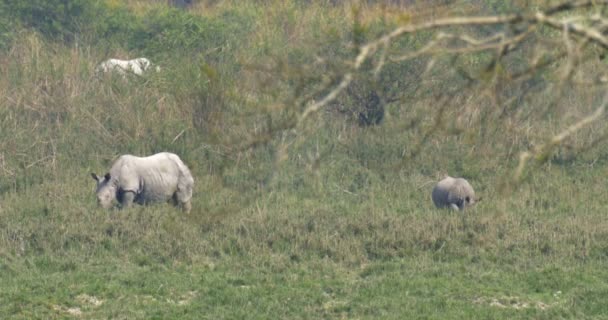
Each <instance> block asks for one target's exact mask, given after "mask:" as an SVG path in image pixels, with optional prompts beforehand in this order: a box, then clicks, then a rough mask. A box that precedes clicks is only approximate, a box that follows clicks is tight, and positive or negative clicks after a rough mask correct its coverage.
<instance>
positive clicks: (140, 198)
mask: <svg viewBox="0 0 608 320" xmlns="http://www.w3.org/2000/svg"><path fill="white" fill-rule="evenodd" d="M91 175H92V176H93V179H95V180H96V181H97V191H96V193H97V203H98V204H99V205H100V206H101V207H103V208H106V209H108V208H110V207H112V202H113V201H114V199H116V200H118V202H120V204H121V206H122V207H129V206H130V205H131V204H132V203H133V202H136V203H138V204H148V203H152V202H166V201H169V200H172V201H173V204H174V205H176V206H180V207H181V208H182V209H183V210H184V211H185V212H190V209H191V208H192V205H191V203H190V200H191V199H192V188H193V186H194V179H193V178H192V174H190V170H189V169H188V167H187V166H186V165H185V164H184V163H183V162H182V160H181V159H180V158H179V157H178V156H177V155H175V154H173V153H168V152H162V153H157V154H155V155H152V156H149V157H143V158H142V157H136V156H132V155H122V156H120V157H119V158H118V160H116V162H114V164H113V165H112V168H111V169H110V172H108V173H106V174H105V176H104V177H103V178H101V177H98V176H97V175H96V174H94V173H92V174H91Z"/></svg>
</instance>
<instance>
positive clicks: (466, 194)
mask: <svg viewBox="0 0 608 320" xmlns="http://www.w3.org/2000/svg"><path fill="white" fill-rule="evenodd" d="M432 198H433V203H434V204H435V206H436V207H437V208H452V209H454V210H464V209H465V208H466V207H470V206H473V205H474V204H475V203H476V202H477V201H478V200H479V199H477V198H475V191H474V190H473V187H472V186H471V185H470V184H469V182H468V181H467V180H465V179H463V178H452V177H450V176H447V177H446V178H444V179H443V180H441V181H439V182H438V183H437V185H435V188H433V194H432Z"/></svg>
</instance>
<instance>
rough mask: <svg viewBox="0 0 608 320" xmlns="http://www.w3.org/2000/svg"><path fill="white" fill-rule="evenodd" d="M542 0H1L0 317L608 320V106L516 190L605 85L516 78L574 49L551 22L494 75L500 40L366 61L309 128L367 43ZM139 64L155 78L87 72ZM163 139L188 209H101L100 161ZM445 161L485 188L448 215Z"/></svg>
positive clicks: (485, 31) (592, 69)
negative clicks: (179, 163) (493, 46)
mask: <svg viewBox="0 0 608 320" xmlns="http://www.w3.org/2000/svg"><path fill="white" fill-rule="evenodd" d="M552 3H553V2H551V1H512V2H509V3H507V2H500V1H487V0H478V1H454V2H450V3H447V2H445V1H390V2H385V1H382V2H378V1H367V2H351V1H299V0H292V1H274V0H269V1H229V0H225V1H211V0H209V1H199V2H196V3H195V4H194V5H192V6H190V7H188V9H187V10H182V9H179V8H174V7H169V6H168V5H167V3H166V1H137V0H129V1H118V0H106V1H80V0H67V1H27V2H25V1H2V2H0V97H2V98H1V99H0V287H1V288H2V290H0V315H2V316H1V317H2V318H16V319H19V318H23V319H31V318H65V317H72V316H74V317H77V316H81V317H84V318H119V319H121V318H125V319H127V318H128V319H133V318H141V319H149V318H163V319H167V318H179V319H183V318H196V319H200V318H201V317H202V318H214V319H217V318H264V319H267V318H349V319H351V318H374V319H376V318H399V319H402V318H404V317H405V318H437V319H446V318H448V319H449V318H458V319H462V318H522V319H524V318H525V319H528V318H550V319H554V318H595V317H598V318H601V317H602V316H604V315H605V314H606V307H605V303H604V300H605V299H604V297H605V294H606V288H607V283H606V279H607V274H606V270H608V269H607V268H606V265H605V261H606V257H607V253H608V242H607V241H608V224H607V223H606V221H605V212H606V209H608V203H606V201H604V199H605V197H604V196H603V194H604V193H605V191H606V187H605V186H604V183H603V180H602V177H603V176H605V175H606V173H607V170H606V167H605V164H606V161H607V159H608V158H607V154H606V152H605V150H606V148H605V137H606V136H607V135H606V134H607V133H606V129H605V125H604V123H605V121H599V122H595V123H593V124H592V125H590V126H588V127H585V128H584V129H582V130H580V131H577V132H576V133H575V134H573V135H572V136H569V137H568V139H566V141H565V142H564V143H562V144H560V145H557V146H556V147H555V148H554V149H551V150H550V152H547V153H544V154H543V156H545V157H546V159H544V160H546V161H538V162H537V164H536V166H531V167H530V168H529V170H527V171H525V173H524V175H523V179H522V181H521V182H522V183H517V184H513V183H512V177H513V173H514V171H515V170H516V167H517V164H518V160H519V155H520V154H521V153H522V152H525V151H528V150H535V149H534V148H536V147H537V146H540V145H543V144H544V143H545V142H547V141H548V139H550V137H552V136H554V135H555V134H556V133H559V132H561V131H562V130H563V129H564V128H566V127H567V126H569V125H571V124H572V123H576V122H577V121H579V120H580V119H581V118H583V117H585V116H586V115H588V114H589V113H590V112H592V111H593V110H595V109H596V108H597V106H598V105H599V104H600V103H601V102H602V98H603V96H604V93H603V92H604V91H605V90H604V87H603V85H601V84H598V83H597V82H593V83H592V84H590V83H587V82H584V81H580V82H577V81H572V82H567V85H564V84H563V83H562V82H560V81H561V80H562V78H560V75H561V73H560V72H561V71H562V70H563V69H562V68H563V66H564V64H563V62H564V61H566V60H557V61H556V62H554V63H552V64H548V66H547V67H546V68H544V69H540V68H539V69H538V70H535V72H533V73H532V74H531V76H530V77H529V78H525V81H515V80H513V79H514V77H512V76H513V75H515V74H517V73H518V72H520V71H524V70H527V69H528V68H529V67H530V64H529V63H530V57H538V59H539V60H538V61H542V59H543V57H547V56H550V55H551V54H556V53H560V52H563V51H565V50H566V49H565V48H564V46H563V45H561V38H560V35H559V34H558V33H557V32H556V31H554V30H551V29H548V28H543V27H541V28H539V29H540V31H539V33H538V34H536V35H534V36H533V37H531V38H530V39H529V40H528V42H525V43H524V44H523V45H522V46H520V47H519V48H518V49H517V50H515V51H514V52H513V53H512V54H510V55H509V56H507V57H506V58H505V59H504V60H502V61H501V64H497V65H496V66H495V68H494V69H492V72H488V69H487V67H488V65H491V62H492V59H493V57H494V55H493V53H488V52H481V53H471V54H459V55H448V54H445V55H442V54H438V55H436V56H433V57H431V56H421V57H420V58H418V59H411V60H407V61H402V62H398V63H392V64H390V65H387V66H386V67H385V68H383V69H382V70H380V72H378V73H376V72H375V66H377V64H376V63H377V62H378V57H374V58H372V59H370V60H369V61H367V62H366V64H365V65H364V66H363V67H362V68H361V70H360V71H359V72H357V73H356V74H355V75H354V80H353V82H352V84H351V85H350V86H349V87H348V88H347V90H345V91H344V92H343V93H342V94H341V95H339V96H338V97H337V98H336V100H334V101H333V102H332V103H331V104H329V105H327V106H326V107H325V108H323V109H322V110H321V111H320V112H317V113H315V114H313V115H312V116H311V117H310V118H308V119H307V120H306V121H304V122H303V123H301V124H298V116H299V115H300V114H301V112H302V111H303V110H304V109H305V108H306V107H307V106H309V105H310V103H311V101H318V99H321V98H322V97H323V96H324V95H325V94H327V93H328V92H330V91H331V88H332V86H334V85H336V84H337V83H339V81H340V77H341V76H342V75H343V74H344V72H345V70H350V69H349V68H351V67H352V60H353V59H354V58H355V57H356V55H357V54H358V53H359V51H358V50H359V49H360V45H362V44H365V43H368V42H369V41H373V40H374V39H376V38H378V37H379V36H382V35H384V34H386V33H387V32H389V31H390V30H392V29H393V28H395V27H398V26H401V25H405V24H407V23H418V22H421V21H431V20H432V19H436V18H440V17H444V16H448V15H451V16H454V15H487V14H499V13H510V12H529V11H530V10H532V9H533V8H536V7H541V6H549V5H551V4H552ZM581 14H584V13H581ZM501 28H503V27H501V26H493V27H479V28H473V27H459V28H454V29H453V30H451V32H455V33H456V32H469V33H470V34H471V35H474V36H478V37H484V36H489V35H491V34H492V33H493V32H496V31H504V32H506V33H508V32H511V31H510V30H506V29H505V30H503V29H501ZM434 36H435V34H434V33H433V32H430V31H425V32H418V33H413V34H411V35H409V36H406V37H402V38H399V39H398V40H397V41H396V42H395V43H394V44H393V47H392V48H391V50H392V51H391V52H390V53H391V54H393V55H398V54H399V53H402V52H404V51H405V50H409V51H414V50H417V49H420V48H422V47H424V46H425V44H426V43H428V41H430V40H432V39H433V37H434ZM544 39H549V40H555V39H557V40H555V41H554V42H551V41H549V40H546V41H545V40H544ZM538 44H541V45H543V47H539V46H538ZM583 49H584V50H581V56H580V57H581V58H580V61H584V62H585V63H581V64H580V65H579V66H578V68H579V69H577V72H576V73H575V76H573V79H574V80H577V79H578V80H586V79H587V80H588V79H589V78H590V75H594V76H595V75H598V77H599V76H600V75H601V71H602V70H603V69H604V66H605V62H604V61H603V60H602V58H601V57H600V55H601V53H602V52H603V49H602V48H600V47H596V46H594V45H589V46H585V47H584V48H583ZM598 53H599V54H598ZM140 56H145V57H148V58H150V59H151V60H152V61H153V62H154V63H156V64H158V65H159V66H161V68H162V71H161V72H160V73H151V74H148V75H146V76H144V77H135V76H133V77H128V78H127V79H123V78H121V77H120V76H115V75H111V74H109V75H103V76H99V75H95V73H94V69H95V66H96V65H97V64H98V63H100V62H101V61H103V60H105V59H108V58H122V59H131V58H136V57H140ZM431 60H433V66H434V67H433V68H429V63H430V62H431ZM585 76H586V77H585ZM493 77H494V78H493ZM577 77H578V78H577ZM488 88H491V89H492V90H489V89H488ZM489 92H491V94H490V93H489ZM602 119H603V118H602ZM160 151H171V152H175V153H177V154H179V155H180V157H182V158H183V159H184V161H185V162H186V163H187V164H188V165H189V167H190V168H191V170H192V172H193V174H194V176H195V180H196V191H195V195H194V199H193V202H194V203H193V211H192V213H191V214H189V215H183V214H182V213H180V212H179V211H177V210H174V209H173V208H172V207H171V206H169V205H158V206H153V207H135V208H132V209H128V210H111V211H104V210H101V209H98V208H97V207H96V204H95V199H94V195H93V193H94V190H93V189H94V188H93V187H94V182H93V181H92V180H91V179H90V177H89V173H90V172H97V173H104V171H106V170H107V169H108V168H109V167H110V165H111V163H112V161H113V160H115V159H116V157H118V156H119V155H121V154H125V153H131V154H137V155H147V154H152V153H154V152H160ZM446 173H449V174H450V175H453V176H463V177H465V178H467V179H468V180H469V181H470V182H471V183H472V184H473V186H474V187H475V188H476V191H477V192H478V194H479V195H482V196H483V197H484V200H483V201H482V202H480V204H479V205H478V206H477V207H475V208H474V209H473V210H471V211H468V212H467V213H465V214H461V213H455V212H448V211H441V210H436V209H435V208H434V207H433V206H432V203H431V201H430V190H431V189H432V186H433V184H434V183H435V182H436V181H437V180H438V179H439V178H440V177H441V176H442V175H443V174H446Z"/></svg>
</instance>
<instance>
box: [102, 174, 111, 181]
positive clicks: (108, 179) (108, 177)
mask: <svg viewBox="0 0 608 320" xmlns="http://www.w3.org/2000/svg"><path fill="white" fill-rule="evenodd" d="M103 177H104V178H105V179H106V180H107V181H110V178H112V176H110V173H109V172H108V173H106V175H105V176H103Z"/></svg>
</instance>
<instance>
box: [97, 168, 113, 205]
mask: <svg viewBox="0 0 608 320" xmlns="http://www.w3.org/2000/svg"><path fill="white" fill-rule="evenodd" d="M91 176H92V177H93V179H95V181H97V190H96V191H95V193H96V194H97V203H98V204H99V206H100V207H102V208H104V209H109V208H111V207H112V201H114V199H115V198H116V189H117V187H116V182H115V181H114V180H113V179H112V176H110V174H109V173H106V175H105V176H103V178H100V177H98V176H97V175H96V174H94V173H91Z"/></svg>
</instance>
